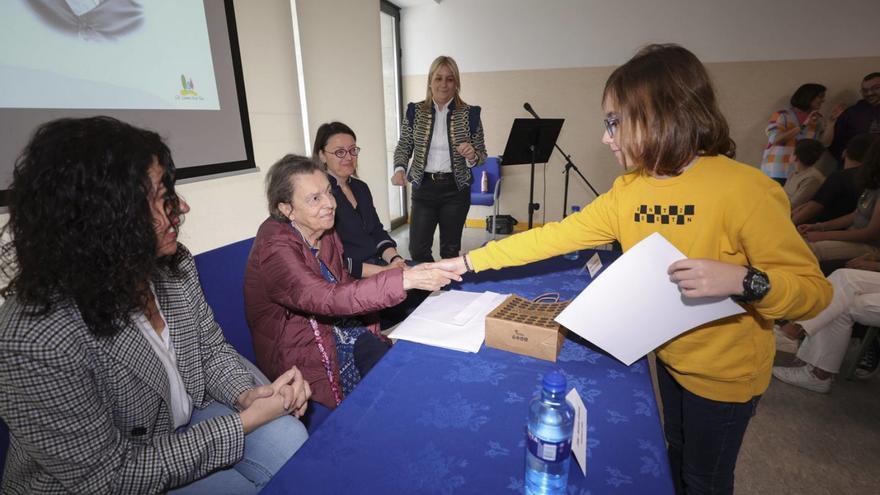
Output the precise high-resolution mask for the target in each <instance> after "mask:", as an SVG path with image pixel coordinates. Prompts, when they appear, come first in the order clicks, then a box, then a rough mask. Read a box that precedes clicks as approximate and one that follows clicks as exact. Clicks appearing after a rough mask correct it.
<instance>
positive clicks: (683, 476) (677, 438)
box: [657, 360, 761, 495]
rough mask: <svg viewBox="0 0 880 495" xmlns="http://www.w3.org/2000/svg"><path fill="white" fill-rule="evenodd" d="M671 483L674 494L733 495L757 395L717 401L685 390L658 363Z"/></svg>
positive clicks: (663, 366)
mask: <svg viewBox="0 0 880 495" xmlns="http://www.w3.org/2000/svg"><path fill="white" fill-rule="evenodd" d="M657 381H658V384H659V387H660V397H661V399H662V400H663V419H664V430H665V433H666V443H667V448H668V450H669V467H670V469H671V471H672V482H673V485H675V493H676V494H678V495H683V494H687V495H692V494H703V493H711V494H732V493H733V471H734V468H735V467H736V457H737V455H738V454H739V448H740V446H742V440H743V436H745V433H746V427H747V426H748V425H749V420H750V419H752V416H754V415H755V410H756V408H757V407H758V400H759V399H760V398H761V397H760V396H756V397H752V399H751V400H749V401H748V402H745V403H742V404H740V403H736V402H718V401H714V400H709V399H705V398H703V397H700V396H698V395H695V394H693V393H691V392H689V391H687V390H685V389H684V388H683V387H682V386H681V385H679V384H678V382H676V381H675V379H674V378H673V377H672V375H670V374H669V371H667V370H666V366H665V365H664V364H663V363H661V362H660V361H659V360H658V361H657Z"/></svg>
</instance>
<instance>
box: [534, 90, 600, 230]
mask: <svg viewBox="0 0 880 495" xmlns="http://www.w3.org/2000/svg"><path fill="white" fill-rule="evenodd" d="M523 108H525V109H526V111H527V112H529V113H530V114H532V117H534V118H536V119H540V118H541V117H538V114H537V113H535V111H534V110H533V109H532V106H531V105H530V104H528V103H526V104H525V105H523ZM554 146H555V147H556V149H557V150H558V151H559V152H560V153H562V156H564V157H565V171H564V172H563V173H564V174H565V193H564V194H563V196H562V218H565V217H566V216H568V181H569V178H568V176H569V172H571V170H574V171H575V173H577V174H578V175H579V176H580V178H581V180H583V181H584V183H585V184H586V185H587V187H589V188H590V190H591V191H593V194H595V195H596V197H597V198H598V197H599V193H598V192H597V191H596V188H595V187H593V185H592V184H590V181H588V180H587V178H586V177H584V174H582V173H581V171H580V169H579V168H577V165H575V164H574V163H573V162H572V161H571V155H569V154H567V153H566V152H565V151H563V150H562V148H560V147H559V143H558V142H557V143H554ZM530 204H531V203H530Z"/></svg>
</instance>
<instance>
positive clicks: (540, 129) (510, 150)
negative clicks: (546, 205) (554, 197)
mask: <svg viewBox="0 0 880 495" xmlns="http://www.w3.org/2000/svg"><path fill="white" fill-rule="evenodd" d="M563 122H565V120H564V119H514V120H513V127H511V128H510V136H508V137H507V145H506V146H505V147H504V154H503V155H501V165H505V166H506V165H525V164H530V165H531V166H532V170H531V181H530V182H529V228H532V217H533V216H534V214H535V210H537V209H538V208H540V207H541V205H539V204H537V203H535V164H536V163H547V160H549V159H550V154H551V153H552V152H553V146H555V145H556V138H558V137H559V131H561V130H562V123H563Z"/></svg>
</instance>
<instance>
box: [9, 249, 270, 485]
mask: <svg viewBox="0 0 880 495" xmlns="http://www.w3.org/2000/svg"><path fill="white" fill-rule="evenodd" d="M181 249H183V250H184V252H185V254H186V256H185V259H184V262H183V265H182V268H183V276H182V277H181V278H173V277H171V276H170V275H163V276H161V277H159V278H158V279H157V280H154V281H153V283H154V286H155V290H156V295H157V298H158V300H159V304H160V306H161V308H162V311H163V313H164V315H165V317H166V319H167V322H168V328H169V329H170V332H171V341H172V343H173V345H174V349H175V352H176V354H177V360H178V363H177V367H178V370H179V371H180V375H181V377H182V378H183V383H184V386H185V387H186V391H187V392H188V393H189V394H190V396H191V397H192V401H193V405H194V406H195V407H198V408H202V407H205V406H207V405H208V404H209V403H210V402H211V401H212V400H213V399H216V400H219V401H220V402H223V403H225V404H227V405H231V404H232V403H233V402H234V401H235V398H236V397H238V395H239V394H240V393H241V392H243V391H244V390H246V389H248V388H250V387H252V386H253V378H252V376H251V375H250V374H249V373H248V372H247V371H246V370H245V369H244V368H243V366H242V365H241V363H240V362H239V361H238V357H237V354H236V352H235V351H234V350H233V349H232V347H231V346H230V345H229V344H228V343H227V342H226V340H225V339H224V338H223V334H222V332H221V330H220V327H219V326H218V325H217V323H216V322H215V321H214V315H213V313H212V312H211V309H210V307H209V306H208V304H207V303H206V302H205V298H204V295H203V293H202V289H201V286H200V285H199V280H198V275H197V273H196V267H195V263H194V260H193V258H192V255H191V254H190V253H189V252H188V251H186V250H185V248H183V246H181ZM29 309H32V308H29V307H28V306H26V305H25V304H23V303H22V302H21V301H19V300H18V299H16V298H15V297H14V296H13V297H11V298H10V299H8V300H7V301H6V302H5V304H3V306H2V307H0V396H2V397H3V399H2V401H0V417H2V418H3V420H4V421H6V424H7V425H8V426H9V431H10V440H11V442H10V444H11V446H10V450H9V454H8V459H7V461H6V468H5V473H4V478H3V482H2V485H0V492H2V493H4V494H5V493H64V492H75V493H156V492H164V491H166V490H168V489H170V488H173V487H175V486H178V485H181V484H184V483H187V482H189V481H192V480H195V479H199V478H201V477H203V476H205V475H206V474H208V473H209V472H210V471H212V470H214V469H216V468H219V467H222V466H228V465H230V464H233V463H235V462H236V461H237V460H238V459H240V458H241V456H242V453H243V451H244V433H243V430H242V425H241V420H240V419H239V417H238V415H229V416H223V417H218V418H213V419H210V420H207V421H204V422H202V423H199V424H197V425H195V426H193V427H192V428H190V429H189V430H187V431H186V432H185V433H180V434H177V433H174V432H173V431H172V430H173V424H172V420H171V413H170V407H169V392H168V389H169V386H168V376H167V374H166V373H165V369H164V368H163V366H162V363H161V362H160V361H159V358H158V357H157V356H156V354H155V352H154V351H153V349H152V348H151V347H150V344H149V343H148V342H147V340H146V339H145V338H144V336H143V335H142V334H141V333H140V331H139V330H138V329H137V328H136V327H135V326H134V325H133V324H131V323H129V324H128V325H126V326H125V328H122V329H121V330H120V331H119V332H118V333H117V334H116V335H114V336H112V337H106V338H104V337H102V338H98V337H96V336H95V335H94V334H92V333H91V332H89V330H88V329H87V328H86V326H85V324H84V323H83V321H82V317H81V316H80V313H79V311H78V310H77V308H76V306H75V305H74V304H73V303H72V302H70V301H68V300H58V301H56V302H55V303H54V304H53V306H52V308H51V310H50V311H49V313H48V314H45V315H42V316H32V315H29V314H28V310H29Z"/></svg>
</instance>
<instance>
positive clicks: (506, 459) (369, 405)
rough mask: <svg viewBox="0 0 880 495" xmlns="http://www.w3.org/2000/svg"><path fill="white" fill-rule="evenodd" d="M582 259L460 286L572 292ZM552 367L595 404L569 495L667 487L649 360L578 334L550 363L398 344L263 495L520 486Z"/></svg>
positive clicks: (582, 279)
mask: <svg viewBox="0 0 880 495" xmlns="http://www.w3.org/2000/svg"><path fill="white" fill-rule="evenodd" d="M586 254H591V252H588V253H586ZM600 256H601V258H602V259H603V262H605V263H606V264H607V263H609V262H610V261H611V260H613V259H614V258H615V257H616V255H615V254H614V253H610V252H600ZM585 261H586V259H585V257H584V253H582V256H581V259H580V260H578V261H576V262H573V261H569V260H564V259H562V258H555V259H552V260H547V261H544V262H541V263H534V264H532V265H529V266H527V267H518V268H511V269H506V270H501V271H498V272H488V273H483V274H479V275H470V276H468V277H467V278H466V280H465V282H464V283H462V284H461V285H460V287H459V288H461V289H463V290H471V291H484V290H491V291H495V292H504V293H511V292H512V293H516V294H519V295H521V296H524V297H529V298H532V297H535V296H537V295H539V294H541V293H544V292H547V291H555V292H559V293H560V294H561V296H562V299H563V300H564V299H570V298H572V297H574V296H575V295H577V294H578V293H579V292H580V291H581V290H582V289H583V288H584V287H585V286H586V285H587V284H588V283H589V281H590V277H589V275H588V274H587V273H586V272H582V273H579V270H580V267H581V266H582V265H583V264H584V262H585ZM553 368H560V369H562V370H563V372H564V373H565V375H566V377H567V379H568V384H569V388H571V387H576V388H577V389H578V392H579V393H580V395H581V397H582V398H583V400H584V402H585V404H586V405H587V409H588V445H589V449H588V451H589V454H588V463H587V476H586V477H584V476H583V475H582V474H581V472H580V469H579V467H578V466H577V464H576V462H575V461H574V460H572V462H571V473H570V474H569V494H572V495H585V494H593V495H598V494H601V493H651V494H664V493H672V492H673V490H672V483H671V480H670V475H669V465H668V461H667V458H666V448H665V445H664V441H663V434H662V431H661V427H660V420H659V418H658V410H657V404H656V401H655V398H654V393H653V390H652V387H651V379H650V373H649V370H648V364H647V362H646V361H645V360H644V359H642V360H640V361H638V362H636V363H634V364H633V365H632V366H630V367H626V366H624V365H623V364H621V363H620V362H619V361H617V360H615V359H614V358H611V357H609V356H607V355H605V354H603V353H602V352H600V351H598V350H597V349H595V348H591V347H590V346H588V345H584V343H583V342H582V341H581V342H576V341H574V340H571V339H569V340H566V342H565V344H564V346H563V348H562V351H561V352H560V355H559V359H558V361H557V363H555V364H554V363H550V362H548V361H542V360H538V359H533V358H530V357H525V356H520V355H517V354H511V353H508V352H505V351H500V350H497V349H491V348H487V347H485V345H484V346H483V348H482V349H481V350H480V352H479V353H477V354H469V353H461V352H456V351H449V350H445V349H439V348H434V347H429V346H424V345H420V344H414V343H410V342H404V341H400V342H398V343H397V344H396V345H395V346H394V347H393V348H392V349H391V351H389V353H388V354H387V355H386V356H385V357H384V358H383V359H382V361H381V362H380V363H379V364H378V365H377V366H376V367H375V368H373V370H372V371H371V372H370V374H369V375H368V376H367V377H366V378H365V379H364V380H363V382H361V384H360V385H359V386H358V387H357V388H356V389H355V391H354V392H353V393H352V394H351V395H350V396H349V397H348V398H346V400H345V401H344V402H343V403H342V405H341V406H340V407H339V408H338V409H337V410H336V411H335V412H334V413H333V414H331V415H330V417H329V418H328V419H327V421H326V422H325V423H324V424H323V425H322V426H321V427H320V428H319V429H318V431H316V432H315V433H314V434H313V435H312V437H311V438H310V439H309V440H308V441H307V442H306V443H305V445H303V447H302V448H301V449H300V450H299V452H297V453H296V455H295V456H294V457H293V458H292V459H291V460H290V461H289V462H288V463H287V465H285V466H284V468H283V469H282V470H281V472H279V473H278V474H277V475H276V476H275V478H274V479H273V480H272V481H271V482H270V483H269V485H268V486H267V487H266V488H265V489H264V490H263V492H262V493H265V494H274V493H279V494H281V493H333V494H341V493H382V494H391V493H407V494H409V493H438V494H450V493H492V494H495V493H522V491H523V477H524V476H523V475H524V466H525V463H524V458H525V457H524V456H525V440H524V439H525V425H526V416H527V409H528V403H529V401H530V400H531V399H532V397H535V396H537V395H538V394H539V393H540V386H541V377H542V376H543V375H544V373H546V372H548V371H549V370H551V369H553Z"/></svg>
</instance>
